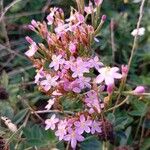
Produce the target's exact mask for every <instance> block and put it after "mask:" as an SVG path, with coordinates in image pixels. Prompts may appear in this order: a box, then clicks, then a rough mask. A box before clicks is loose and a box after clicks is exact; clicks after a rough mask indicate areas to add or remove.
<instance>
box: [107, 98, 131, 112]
mask: <svg viewBox="0 0 150 150" xmlns="http://www.w3.org/2000/svg"><path fill="white" fill-rule="evenodd" d="M128 100H129V95H128V96H127V97H126V98H125V100H123V101H122V102H121V103H119V104H118V105H115V106H114V107H111V108H109V109H108V110H106V111H105V112H108V111H112V110H114V109H116V108H118V107H120V106H122V105H123V104H124V103H126V102H127V101H128Z"/></svg>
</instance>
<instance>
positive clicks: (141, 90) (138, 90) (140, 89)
mask: <svg viewBox="0 0 150 150" xmlns="http://www.w3.org/2000/svg"><path fill="white" fill-rule="evenodd" d="M144 92H145V88H144V87H143V86H137V87H136V88H135V90H133V93H134V94H135V95H141V94H143V93H144Z"/></svg>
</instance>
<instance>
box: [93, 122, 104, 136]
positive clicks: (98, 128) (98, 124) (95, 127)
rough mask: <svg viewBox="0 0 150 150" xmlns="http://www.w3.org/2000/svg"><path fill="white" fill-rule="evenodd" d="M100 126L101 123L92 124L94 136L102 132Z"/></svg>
mask: <svg viewBox="0 0 150 150" xmlns="http://www.w3.org/2000/svg"><path fill="white" fill-rule="evenodd" d="M100 125H101V123H100V122H98V121H95V120H94V121H93V122H92V124H91V133H92V134H94V133H95V132H99V133H100V132H102V129H101V127H100Z"/></svg>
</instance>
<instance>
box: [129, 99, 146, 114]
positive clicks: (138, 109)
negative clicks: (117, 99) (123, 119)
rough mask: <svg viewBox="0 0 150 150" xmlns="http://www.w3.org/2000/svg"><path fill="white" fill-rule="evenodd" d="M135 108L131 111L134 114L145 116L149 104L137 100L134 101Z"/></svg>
mask: <svg viewBox="0 0 150 150" xmlns="http://www.w3.org/2000/svg"><path fill="white" fill-rule="evenodd" d="M133 108H134V110H133V111H131V112H129V114H130V115H132V116H144V115H145V114H146V112H147V104H145V103H144V102H142V101H137V100H135V101H134V102H133Z"/></svg>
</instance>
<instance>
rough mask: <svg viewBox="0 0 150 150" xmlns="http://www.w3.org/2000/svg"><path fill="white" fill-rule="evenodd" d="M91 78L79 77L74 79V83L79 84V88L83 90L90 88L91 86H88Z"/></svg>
mask: <svg viewBox="0 0 150 150" xmlns="http://www.w3.org/2000/svg"><path fill="white" fill-rule="evenodd" d="M90 81H91V78H89V77H79V78H77V79H76V82H77V83H78V84H79V87H80V88H81V89H84V88H86V87H87V88H91V84H90Z"/></svg>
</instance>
